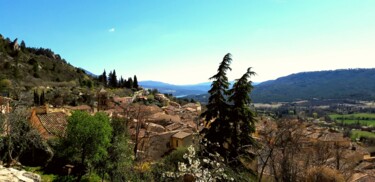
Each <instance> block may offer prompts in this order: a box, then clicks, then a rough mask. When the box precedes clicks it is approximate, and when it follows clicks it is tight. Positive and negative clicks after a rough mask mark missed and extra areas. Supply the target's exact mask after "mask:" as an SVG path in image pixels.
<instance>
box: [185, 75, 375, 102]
mask: <svg viewBox="0 0 375 182" xmlns="http://www.w3.org/2000/svg"><path fill="white" fill-rule="evenodd" d="M187 98H193V99H195V100H199V101H201V102H203V103H205V102H207V99H208V94H202V95H189V96H187ZM251 98H252V100H253V102H256V103H264V102H291V101H298V100H311V99H351V100H375V69H341V70H331V71H316V72H302V73H296V74H291V75H288V76H285V77H280V78H278V79H276V80H270V81H266V82H262V83H260V84H258V85H255V86H254V90H253V92H252V94H251Z"/></svg>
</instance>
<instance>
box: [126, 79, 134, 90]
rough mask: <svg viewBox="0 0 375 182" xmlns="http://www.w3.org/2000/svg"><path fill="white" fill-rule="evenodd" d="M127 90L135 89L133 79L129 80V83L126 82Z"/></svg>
mask: <svg viewBox="0 0 375 182" xmlns="http://www.w3.org/2000/svg"><path fill="white" fill-rule="evenodd" d="M126 88H130V89H132V88H133V79H132V77H129V78H128V81H127V82H126Z"/></svg>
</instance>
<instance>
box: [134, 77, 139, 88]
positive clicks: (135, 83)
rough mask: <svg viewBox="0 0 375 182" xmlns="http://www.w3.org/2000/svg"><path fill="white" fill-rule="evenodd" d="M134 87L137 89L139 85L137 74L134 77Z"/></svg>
mask: <svg viewBox="0 0 375 182" xmlns="http://www.w3.org/2000/svg"><path fill="white" fill-rule="evenodd" d="M133 87H134V88H135V89H138V87H139V85H138V79H137V76H136V75H134V79H133Z"/></svg>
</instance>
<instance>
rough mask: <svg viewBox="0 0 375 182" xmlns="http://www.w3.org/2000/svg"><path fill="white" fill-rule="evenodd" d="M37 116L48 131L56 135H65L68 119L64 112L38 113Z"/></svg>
mask: <svg viewBox="0 0 375 182" xmlns="http://www.w3.org/2000/svg"><path fill="white" fill-rule="evenodd" d="M37 116H38V118H39V120H40V122H41V123H42V125H43V126H44V128H46V130H47V131H48V133H50V134H52V135H56V136H62V135H64V132H65V128H66V126H67V125H68V121H67V118H66V115H65V114H64V113H62V112H55V113H48V114H38V115H37Z"/></svg>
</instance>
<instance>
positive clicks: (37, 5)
mask: <svg viewBox="0 0 375 182" xmlns="http://www.w3.org/2000/svg"><path fill="white" fill-rule="evenodd" d="M0 7H1V12H2V13H1V16H0V34H2V35H3V36H6V37H10V38H11V39H14V38H19V39H20V40H24V41H25V42H26V45H27V46H32V47H45V48H51V49H52V50H53V51H54V52H55V53H58V54H60V55H61V56H62V57H63V58H65V59H66V60H67V61H68V62H70V63H71V64H72V65H74V66H77V67H83V68H85V69H87V70H89V71H91V72H93V73H95V74H100V73H102V72H103V70H104V69H106V70H107V73H108V72H109V70H113V69H116V73H117V74H120V75H123V76H124V77H125V78H127V77H131V76H133V75H134V74H136V75H137V77H138V78H139V80H158V81H164V82H168V83H174V84H190V83H199V82H206V81H208V78H209V77H210V76H212V75H213V74H215V73H216V70H217V67H218V65H219V63H220V62H221V60H222V58H223V56H224V55H225V54H226V53H228V52H230V53H232V55H233V63H232V69H233V70H232V71H231V72H230V73H229V74H228V76H229V78H230V79H231V80H232V79H235V78H238V77H240V76H241V75H242V74H243V73H244V72H245V71H246V69H247V67H253V70H254V71H255V72H256V73H257V76H255V77H253V78H252V80H253V81H256V82H259V81H266V80H270V79H276V78H278V77H280V76H286V75H288V74H291V73H297V72H302V71H317V70H331V69H341V68H372V67H375V66H374V61H375V11H374V8H375V1H373V0H360V1H359V0H106V1H104V0H102V1H96V0H95V1H94V0H75V1H73V0H70V1H69V0H34V1H21V0H0Z"/></svg>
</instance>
